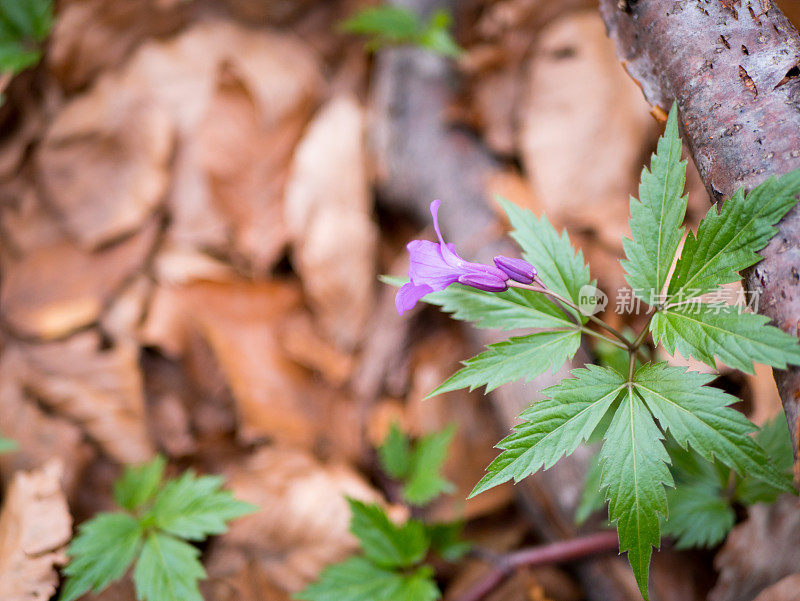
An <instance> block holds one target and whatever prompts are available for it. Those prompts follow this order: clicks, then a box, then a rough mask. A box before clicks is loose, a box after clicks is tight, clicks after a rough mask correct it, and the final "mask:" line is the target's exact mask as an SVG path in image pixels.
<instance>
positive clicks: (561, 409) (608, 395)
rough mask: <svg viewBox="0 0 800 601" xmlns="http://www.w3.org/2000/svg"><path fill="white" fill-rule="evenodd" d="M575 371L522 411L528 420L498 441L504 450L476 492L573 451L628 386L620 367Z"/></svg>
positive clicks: (522, 475)
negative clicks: (617, 369)
mask: <svg viewBox="0 0 800 601" xmlns="http://www.w3.org/2000/svg"><path fill="white" fill-rule="evenodd" d="M572 375H573V376H574V377H573V378H568V379H565V380H562V381H561V382H560V383H559V384H557V385H555V386H552V387H551V388H548V389H547V390H545V391H544V392H545V394H546V395H547V396H548V397H549V400H542V401H538V402H537V403H534V404H533V405H532V406H531V407H530V408H528V409H526V410H525V411H523V412H522V414H521V415H520V419H522V420H523V421H522V423H521V424H519V425H518V426H516V427H515V428H514V433H513V434H511V435H510V436H508V437H507V438H504V439H503V440H501V441H500V442H499V443H498V444H497V446H498V448H500V449H503V452H502V453H500V455H499V456H498V457H497V458H496V459H495V460H494V461H493V462H492V463H491V464H490V465H489V467H488V468H487V469H486V471H487V473H486V475H485V476H484V477H483V479H482V480H481V481H480V482H479V483H478V485H477V486H476V487H475V490H473V491H472V494H471V495H470V496H475V495H477V494H479V493H481V492H483V491H485V490H487V489H489V488H492V487H494V486H497V485H498V484H502V483H503V482H506V481H508V480H511V479H513V480H514V481H515V482H519V481H520V480H522V479H523V478H525V477H526V476H529V475H530V474H533V473H534V472H536V471H538V470H539V469H540V468H542V467H544V469H548V468H550V467H551V466H552V465H553V464H554V463H555V462H556V461H558V460H559V459H561V457H563V456H564V455H569V454H571V453H572V452H573V451H574V450H575V449H576V448H577V447H578V445H579V444H580V443H581V442H583V441H585V440H587V439H588V438H589V436H590V435H591V434H592V432H593V431H594V429H595V428H596V427H597V425H598V424H599V423H600V422H601V420H602V419H603V416H604V415H605V414H606V412H608V410H609V408H610V407H611V405H612V404H613V403H614V401H615V400H616V399H617V397H618V396H619V393H620V391H621V390H622V389H623V388H624V387H625V380H624V378H623V377H622V376H621V375H620V374H619V373H618V372H616V371H614V370H612V369H608V368H603V367H598V366H596V365H589V366H587V368H585V369H575V370H573V371H572Z"/></svg>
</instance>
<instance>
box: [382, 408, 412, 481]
mask: <svg viewBox="0 0 800 601" xmlns="http://www.w3.org/2000/svg"><path fill="white" fill-rule="evenodd" d="M378 458H379V459H380V462H381V467H382V468H383V471H385V472H386V473H387V474H389V475H390V476H391V477H392V478H395V479H398V480H399V479H400V478H405V477H406V476H407V475H408V471H409V470H410V469H411V441H410V440H409V439H408V436H406V435H405V433H404V432H403V431H402V430H401V429H400V426H399V425H398V424H397V422H394V423H392V425H391V427H390V428H389V434H387V435H386V438H385V439H384V441H383V443H381V445H380V446H379V447H378Z"/></svg>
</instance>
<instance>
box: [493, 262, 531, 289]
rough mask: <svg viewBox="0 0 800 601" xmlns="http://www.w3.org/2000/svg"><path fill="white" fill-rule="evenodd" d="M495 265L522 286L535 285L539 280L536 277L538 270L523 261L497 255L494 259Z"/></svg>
mask: <svg viewBox="0 0 800 601" xmlns="http://www.w3.org/2000/svg"><path fill="white" fill-rule="evenodd" d="M494 264H495V265H497V267H498V268H500V269H501V270H502V271H503V272H505V273H506V275H508V277H509V278H511V279H512V280H514V281H515V282H519V283H520V284H533V282H535V281H537V280H538V279H539V278H537V277H536V274H537V273H538V272H537V271H536V268H535V267H534V266H533V265H531V264H530V263H528V262H527V261H523V260H522V259H515V258H513V257H504V256H503V255H497V256H496V257H495V258H494Z"/></svg>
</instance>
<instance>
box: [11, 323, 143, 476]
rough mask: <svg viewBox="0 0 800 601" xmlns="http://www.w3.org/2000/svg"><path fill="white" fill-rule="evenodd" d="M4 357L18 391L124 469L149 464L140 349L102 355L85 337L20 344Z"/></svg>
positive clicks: (95, 339) (107, 351) (96, 340)
mask: <svg viewBox="0 0 800 601" xmlns="http://www.w3.org/2000/svg"><path fill="white" fill-rule="evenodd" d="M4 354H5V355H10V358H8V360H10V361H14V362H16V365H17V372H16V373H15V375H14V377H15V379H16V381H17V382H18V386H19V387H21V388H22V389H23V390H26V391H28V392H29V393H30V394H32V395H33V396H34V397H35V398H36V399H37V400H38V401H39V402H40V403H41V404H42V405H44V406H46V407H47V408H48V409H49V410H51V411H52V412H54V413H55V414H57V415H63V416H65V417H67V418H68V419H69V420H70V421H72V422H74V423H77V424H80V425H81V426H82V427H83V428H85V429H86V432H87V434H88V435H89V436H90V438H92V439H93V440H94V441H95V442H96V443H97V444H98V445H99V446H100V447H101V448H102V449H103V450H104V451H105V452H106V453H108V455H110V456H111V457H113V458H114V459H116V460H117V461H120V462H123V463H138V462H143V461H146V460H147V459H149V458H150V456H151V455H152V453H153V448H152V445H151V443H150V440H149V437H148V434H147V426H146V422H145V408H144V395H143V390H142V379H141V374H140V372H139V350H138V348H136V347H134V346H129V345H118V346H115V347H113V348H110V349H105V350H104V349H102V348H101V343H100V340H99V338H98V336H97V335H96V334H95V333H93V332H86V333H83V334H79V335H76V336H73V337H71V338H69V339H68V340H66V341H64V342H54V343H50V344H42V345H22V344H19V345H16V346H13V347H9V348H7V349H6V350H5V353H4Z"/></svg>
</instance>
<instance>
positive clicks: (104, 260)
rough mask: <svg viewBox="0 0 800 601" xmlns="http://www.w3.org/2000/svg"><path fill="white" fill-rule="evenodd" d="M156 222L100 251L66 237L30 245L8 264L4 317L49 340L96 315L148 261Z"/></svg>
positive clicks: (1, 299)
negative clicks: (88, 249) (33, 245)
mask: <svg viewBox="0 0 800 601" xmlns="http://www.w3.org/2000/svg"><path fill="white" fill-rule="evenodd" d="M157 227H158V225H157V223H155V222H151V223H150V224H148V225H147V226H146V227H145V228H144V229H143V230H141V231H140V232H138V233H136V234H135V235H133V236H132V237H130V238H128V239H126V240H124V241H122V242H119V243H117V244H115V245H113V246H111V247H109V248H106V249H103V250H101V251H96V252H89V251H86V250H83V249H81V248H79V247H77V246H76V245H75V244H73V243H71V242H68V241H66V240H61V241H58V242H54V243H52V244H47V245H42V246H37V247H36V248H33V249H31V251H30V252H27V253H26V254H25V255H24V256H22V257H21V258H20V259H18V260H14V261H13V262H11V263H10V264H9V265H7V266H6V268H5V270H4V274H3V276H4V277H3V286H2V289H0V315H1V316H2V319H3V320H4V321H5V322H6V324H7V325H8V326H9V327H10V328H11V329H12V330H13V331H15V332H17V333H18V334H20V335H23V336H26V337H35V338H40V339H45V340H48V339H53V338H60V337H63V336H66V335H68V334H70V333H72V332H74V331H75V330H77V329H79V328H82V327H85V326H87V325H89V324H91V323H93V322H95V321H97V320H98V318H99V317H100V314H101V312H102V310H103V308H104V307H106V306H107V305H108V304H109V303H110V302H111V299H112V298H113V296H114V295H115V293H116V292H118V290H119V288H120V286H121V285H123V284H124V283H125V282H126V280H127V279H128V278H130V277H132V276H133V275H134V274H135V273H136V272H137V271H138V270H140V269H141V268H142V267H143V265H144V263H145V260H146V258H147V256H148V254H149V253H150V251H151V250H152V248H153V245H154V243H155V240H156V233H157Z"/></svg>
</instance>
